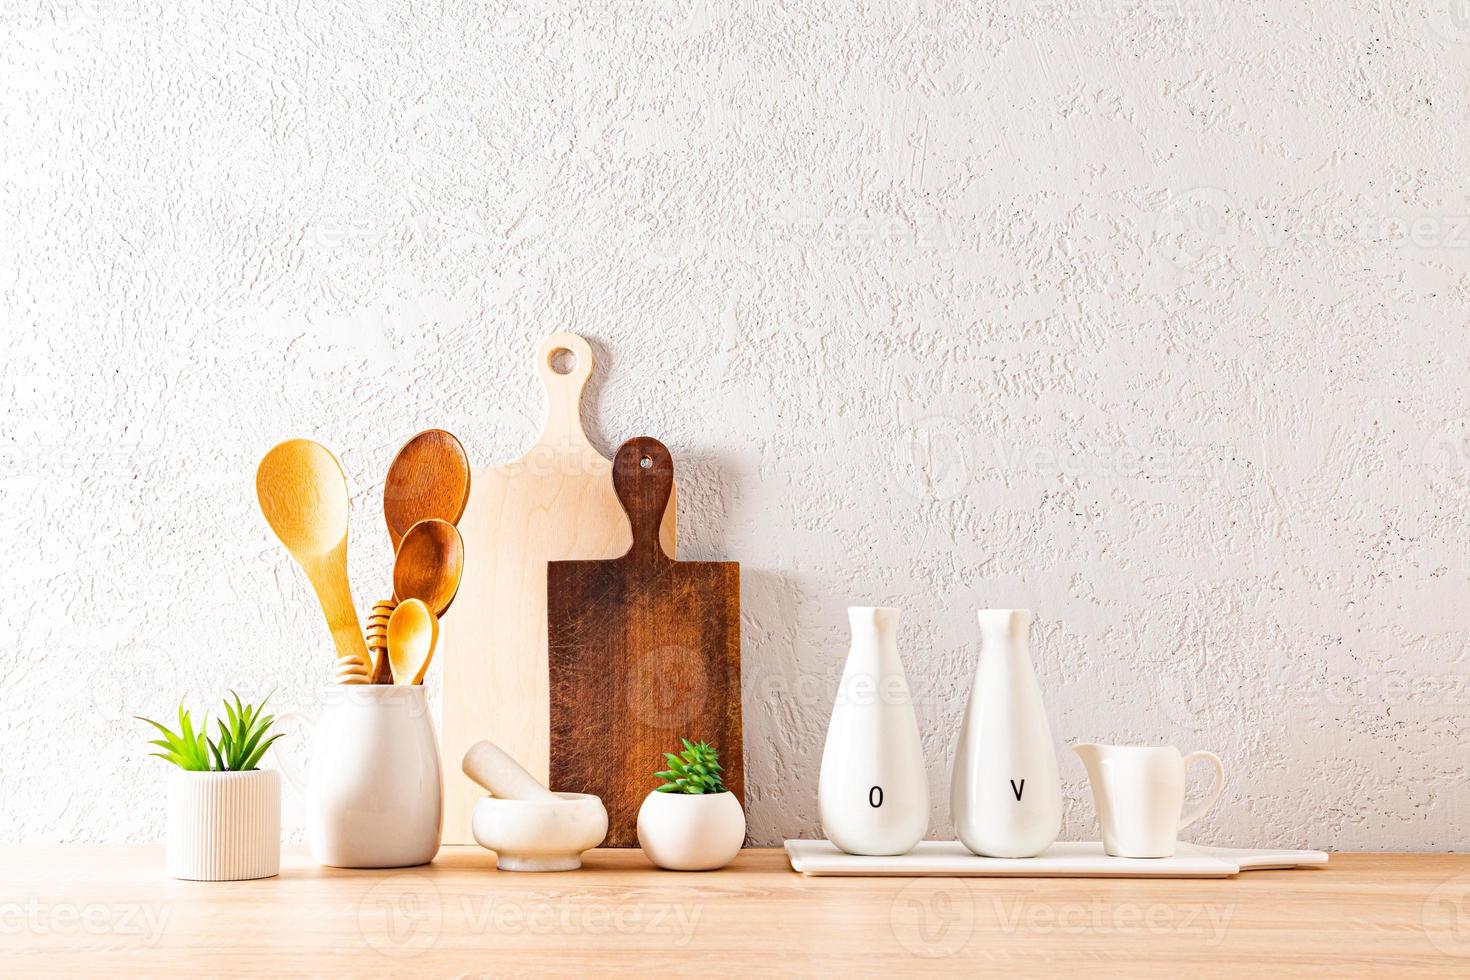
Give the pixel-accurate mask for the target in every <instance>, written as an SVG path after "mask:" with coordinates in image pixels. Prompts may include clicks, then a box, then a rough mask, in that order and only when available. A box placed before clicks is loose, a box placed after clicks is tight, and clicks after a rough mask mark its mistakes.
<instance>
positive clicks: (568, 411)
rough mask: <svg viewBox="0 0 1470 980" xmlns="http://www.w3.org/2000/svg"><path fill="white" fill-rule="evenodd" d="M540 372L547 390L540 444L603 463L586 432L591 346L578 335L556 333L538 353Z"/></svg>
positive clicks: (548, 338) (537, 361) (538, 368)
mask: <svg viewBox="0 0 1470 980" xmlns="http://www.w3.org/2000/svg"><path fill="white" fill-rule="evenodd" d="M563 370H565V372H566V373H562V372H563ZM536 371H537V373H539V374H540V375H541V383H542V384H543V385H544V386H545V387H546V428H545V429H543V430H542V432H541V438H540V439H539V440H537V442H538V443H539V444H540V445H543V446H551V447H553V448H555V449H556V450H557V451H558V452H559V453H569V452H572V451H582V452H587V453H592V454H594V455H597V457H598V459H601V458H602V457H601V455H600V454H598V453H597V450H596V449H594V448H593V447H592V443H591V442H590V441H589V440H588V438H587V433H586V432H584V431H583V430H582V388H583V387H584V386H585V385H586V384H587V379H588V378H590V377H591V376H592V347H591V345H590V344H588V343H587V341H585V340H583V339H582V338H581V337H578V336H577V335H576V334H574V333H566V332H565V331H562V332H559V333H554V334H552V335H551V336H550V337H547V338H546V339H545V340H543V341H542V342H541V346H540V347H539V348H538V349H537V351H536Z"/></svg>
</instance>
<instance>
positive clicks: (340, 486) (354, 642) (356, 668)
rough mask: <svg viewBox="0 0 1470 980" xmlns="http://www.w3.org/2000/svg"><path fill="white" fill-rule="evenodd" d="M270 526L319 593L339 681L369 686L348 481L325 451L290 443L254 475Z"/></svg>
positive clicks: (272, 454)
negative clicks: (350, 563)
mask: <svg viewBox="0 0 1470 980" xmlns="http://www.w3.org/2000/svg"><path fill="white" fill-rule="evenodd" d="M255 495H256V497H257V498H259V500H260V510H261V513H263V514H264V515H265V519H266V523H268V524H270V526H271V530H272V531H274V532H276V537H278V538H280V539H281V544H283V545H285V546H286V550H287V551H288V552H290V553H291V557H292V558H294V559H296V563H297V564H298V565H300V566H301V570H302V571H304V572H305V573H306V577H307V579H308V580H309V581H310V582H311V586H312V588H313V589H315V590H316V597H317V601H318V602H320V603H321V606H322V612H323V613H325V614H326V617H327V627H328V628H329V629H330V630H331V631H332V643H333V644H334V645H335V646H336V648H337V675H336V677H337V680H339V681H341V682H342V683H344V684H365V683H367V681H368V679H369V677H370V675H371V673H372V664H371V662H370V661H369V660H368V655H367V646H366V644H365V643H364V642H363V638H362V626H361V625H360V624H359V623H358V620H357V610H356V609H354V608H353V605H352V590H351V588H350V587H349V586H348V584H347V511H348V498H347V478H346V477H345V476H344V475H343V474H342V466H341V464H340V463H338V462H337V459H336V457H335V456H333V455H332V454H331V453H330V452H328V451H327V450H326V448H325V447H323V446H321V445H319V444H318V443H315V442H312V441H311V440H309V439H291V440H289V441H287V442H283V443H281V444H280V445H279V446H276V447H274V448H273V449H271V451H270V452H268V453H266V454H265V457H264V458H263V459H262V460H261V461H260V467H259V468H258V469H257V470H256V471H255Z"/></svg>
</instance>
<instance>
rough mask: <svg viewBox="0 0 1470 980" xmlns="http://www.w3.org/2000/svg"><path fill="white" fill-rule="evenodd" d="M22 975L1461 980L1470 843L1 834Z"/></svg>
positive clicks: (1, 909) (1469, 948)
mask: <svg viewBox="0 0 1470 980" xmlns="http://www.w3.org/2000/svg"><path fill="white" fill-rule="evenodd" d="M0 868H3V873H0V973H3V974H4V975H5V976H7V977H11V976H34V975H48V976H51V977H56V976H71V975H77V976H117V975H127V976H144V975H146V976H173V975H187V976H241V975H274V976H281V975H300V974H310V975H314V976H346V975H359V976H369V975H372V976H382V975H390V974H398V975H408V974H413V975H428V976H460V975H468V976H481V975H485V976H497V975H500V976H518V975H523V974H528V973H529V974H537V973H541V974H545V973H555V974H582V975H583V976H594V977H596V976H605V975H610V974H630V975H648V974H655V973H660V972H664V973H672V974H683V975H691V974H700V973H718V974H721V975H770V974H772V973H792V972H798V973H819V974H824V975H833V974H845V975H849V976H855V975H860V974H874V973H881V974H885V975H909V974H912V975H925V976H928V975H933V974H936V973H944V972H956V973H959V972H969V973H971V974H973V973H974V972H976V970H977V969H979V968H983V967H991V968H995V969H997V970H1004V971H1005V973H1006V974H1008V975H1046V974H1050V975H1057V974H1066V975H1071V976H1074V977H1078V978H1081V977H1094V976H1126V977H1153V976H1158V977H1170V978H1173V977H1179V976H1186V977H1188V976H1211V975H1216V974H1219V973H1225V972H1228V973H1229V975H1230V976H1232V977H1241V976H1253V975H1258V976H1272V977H1279V976H1284V975H1288V974H1291V973H1297V972H1300V973H1315V974H1319V975H1330V976H1334V977H1344V976H1358V975H1361V976H1390V975H1391V976H1396V977H1397V976H1410V975H1414V976H1457V977H1466V976H1470V854H1458V855H1455V854H1433V855H1429V854H1420V855H1406V854H1334V855H1333V856H1332V861H1331V864H1329V865H1328V867H1326V868H1323V869H1316V870H1297V871H1252V872H1247V873H1243V874H1241V875H1239V876H1238V877H1236V878H1232V879H1220V880H1199V879H1195V880H1141V879H1132V880H1127V879H1000V878H990V879H979V878H972V879H956V878H938V879H892V878H805V877H802V876H801V875H798V874H796V873H795V872H793V871H791V870H790V867H789V866H788V865H787V863H786V857H785V854H784V853H783V852H782V851H780V850H774V849H773V850H748V851H746V852H744V853H743V854H741V856H740V857H739V858H738V859H737V860H736V862H735V863H734V864H733V865H731V866H730V867H729V868H727V869H725V870H724V871H720V872H714V873H706V874H676V873H670V872H662V871H657V870H655V869H654V868H653V867H652V866H650V865H649V864H648V863H647V862H646V861H645V859H644V858H643V856H642V853H641V852H640V851H637V850H627V851H608V850H600V851H594V852H592V853H590V854H589V855H588V859H587V862H586V866H585V867H584V869H583V870H582V871H578V872H567V873H562V874H551V875H534V874H511V873H501V872H497V871H495V870H493V859H492V858H491V856H490V855H489V854H487V853H485V852H484V851H481V850H479V849H477V848H465V847H455V848H445V849H443V850H442V851H440V854H439V857H438V859H437V860H436V861H435V862H434V863H433V864H432V865H429V866H426V867H423V868H411V869H406V870H401V871H341V870H335V869H329V868H321V867H318V866H317V865H316V864H314V863H313V862H312V861H311V859H310V857H309V856H308V855H307V854H306V853H305V850H304V849H302V848H294V847H292V848H287V849H286V851H285V853H284V854H283V855H282V862H281V874H280V876H279V877H276V878H267V879H263V880H260V881H239V882H217V883H204V882H187V881H175V880H173V879H171V878H168V877H166V876H165V875H164V872H163V854H162V849H161V848H159V847H80V846H58V845H39V846H24V845H7V846H4V847H0Z"/></svg>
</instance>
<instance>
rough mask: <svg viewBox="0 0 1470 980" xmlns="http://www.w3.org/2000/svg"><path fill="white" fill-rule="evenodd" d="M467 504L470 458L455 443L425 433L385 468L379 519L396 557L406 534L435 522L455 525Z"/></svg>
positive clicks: (450, 438)
mask: <svg viewBox="0 0 1470 980" xmlns="http://www.w3.org/2000/svg"><path fill="white" fill-rule="evenodd" d="M469 499H470V458H469V456H468V455H467V454H466V453H465V451H464V446H462V445H460V442H459V440H458V439H456V438H455V437H454V436H452V435H450V434H449V433H448V432H445V431H444V430H443V429H428V430H426V431H424V432H420V433H419V434H418V435H416V436H414V437H413V438H412V439H410V440H408V442H406V443H405V444H404V446H403V448H402V449H400V450H398V455H397V456H394V457H393V462H392V463H390V464H389V466H388V480H387V482H386V483H384V485H383V517H384V518H386V519H387V521H388V537H389V538H391V539H392V541H393V550H394V551H397V550H398V548H399V545H400V543H401V542H402V541H403V536H404V535H405V534H407V533H408V529H409V528H411V527H413V526H414V525H415V524H417V523H418V522H419V521H425V520H428V519H429V518H431V517H437V518H438V519H439V520H441V521H448V522H449V523H450V524H458V523H459V519H460V517H461V516H463V515H464V509H465V504H467V503H468V502H469Z"/></svg>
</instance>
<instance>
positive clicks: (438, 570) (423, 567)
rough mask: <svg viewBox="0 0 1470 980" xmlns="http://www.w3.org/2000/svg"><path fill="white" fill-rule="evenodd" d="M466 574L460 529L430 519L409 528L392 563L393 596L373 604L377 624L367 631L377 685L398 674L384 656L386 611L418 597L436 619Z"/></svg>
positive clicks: (435, 519) (387, 612) (445, 522)
mask: <svg viewBox="0 0 1470 980" xmlns="http://www.w3.org/2000/svg"><path fill="white" fill-rule="evenodd" d="M463 574H464V539H463V538H461V537H460V534H459V529H458V528H456V527H455V526H454V525H453V524H450V523H449V522H448V521H441V520H439V519H438V518H430V519H429V520H427V521H419V522H418V523H417V524H415V525H414V526H413V527H411V528H409V529H408V533H407V534H405V535H404V536H403V541H402V543H401V544H399V546H398V557H397V558H396V559H395V560H394V562H393V599H392V601H391V602H380V603H378V604H377V605H376V606H374V607H373V618H372V620H371V623H372V624H374V625H373V627H372V628H371V629H369V631H368V632H369V637H368V644H369V646H372V647H373V648H374V653H375V655H376V660H375V662H374V669H373V674H372V678H373V683H374V684H390V683H392V681H393V677H394V676H395V675H394V673H393V671H392V665H391V664H390V662H389V657H386V656H384V655H383V654H384V648H390V649H391V644H389V643H388V642H387V640H388V637H387V631H386V629H385V628H384V627H385V626H386V625H387V624H386V623H385V621H384V619H385V614H391V611H392V609H393V607H394V606H396V605H397V604H398V603H401V602H406V601H407V600H409V599H418V600H420V601H422V602H423V603H424V604H425V605H426V606H427V607H428V609H429V612H431V613H433V614H434V617H435V620H436V621H437V620H438V617H440V616H443V615H444V613H445V612H447V611H448V609H449V604H450V603H452V602H453V601H454V597H455V595H456V594H457V593H458V592H459V580H460V577H461V576H462V575H463Z"/></svg>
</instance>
